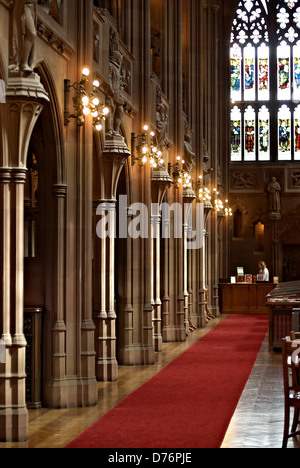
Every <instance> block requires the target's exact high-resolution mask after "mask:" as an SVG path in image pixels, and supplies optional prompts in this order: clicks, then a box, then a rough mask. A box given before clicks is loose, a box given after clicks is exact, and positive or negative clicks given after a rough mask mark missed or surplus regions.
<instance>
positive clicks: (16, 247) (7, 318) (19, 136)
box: [0, 74, 48, 442]
mask: <svg viewBox="0 0 300 468" xmlns="http://www.w3.org/2000/svg"><path fill="white" fill-rule="evenodd" d="M47 100H48V97H47V95H46V93H45V90H44V88H43V86H42V85H41V83H40V80H39V78H38V77H37V76H36V75H35V74H31V75H28V74H27V77H24V76H23V75H20V76H14V77H13V78H10V79H9V82H8V85H7V94H6V104H2V106H5V112H3V111H2V112H1V131H2V141H3V142H5V144H4V145H3V147H2V148H0V197H1V204H0V206H1V209H0V231H1V237H2V239H1V243H0V263H1V266H2V268H3V272H2V275H1V282H0V301H1V310H0V336H1V339H2V340H3V341H4V342H5V345H6V363H5V364H0V388H1V392H0V441H1V442H23V441H26V440H27V438H28V413H27V408H26V396H25V379H26V374H25V349H26V340H25V337H24V333H23V317H24V303H23V302H24V290H23V289H24V185H25V179H26V159H27V151H28V145H29V141H30V138H31V134H32V130H33V128H34V125H35V123H36V121H37V119H38V117H39V115H40V113H41V111H42V109H43V103H44V102H46V101H47Z"/></svg>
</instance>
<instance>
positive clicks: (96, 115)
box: [92, 110, 99, 119]
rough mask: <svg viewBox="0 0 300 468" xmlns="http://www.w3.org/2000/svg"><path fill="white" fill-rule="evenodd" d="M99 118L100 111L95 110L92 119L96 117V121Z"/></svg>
mask: <svg viewBox="0 0 300 468" xmlns="http://www.w3.org/2000/svg"><path fill="white" fill-rule="evenodd" d="M98 116H99V112H98V111H96V110H95V111H94V112H92V117H94V119H96V118H97V117H98Z"/></svg>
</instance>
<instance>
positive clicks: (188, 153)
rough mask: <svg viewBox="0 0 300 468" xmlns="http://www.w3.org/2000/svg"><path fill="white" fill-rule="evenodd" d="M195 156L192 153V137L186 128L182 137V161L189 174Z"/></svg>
mask: <svg viewBox="0 0 300 468" xmlns="http://www.w3.org/2000/svg"><path fill="white" fill-rule="evenodd" d="M195 159H196V154H195V153H194V152H193V146H192V135H191V132H190V130H189V129H188V128H186V130H185V136H184V161H185V167H186V169H187V171H188V172H189V173H190V174H191V173H192V172H193V169H194V165H195Z"/></svg>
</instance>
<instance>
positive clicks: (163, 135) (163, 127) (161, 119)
mask: <svg viewBox="0 0 300 468" xmlns="http://www.w3.org/2000/svg"><path fill="white" fill-rule="evenodd" d="M168 123H169V116H168V110H167V108H166V107H165V105H164V103H163V100H162V92H161V89H160V88H159V87H158V88H157V95H156V128H157V144H158V146H165V147H169V141H168V138H167V130H168Z"/></svg>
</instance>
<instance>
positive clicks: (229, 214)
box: [225, 200, 232, 217]
mask: <svg viewBox="0 0 300 468" xmlns="http://www.w3.org/2000/svg"><path fill="white" fill-rule="evenodd" d="M225 216H227V217H231V216H232V208H230V206H229V200H225Z"/></svg>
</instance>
